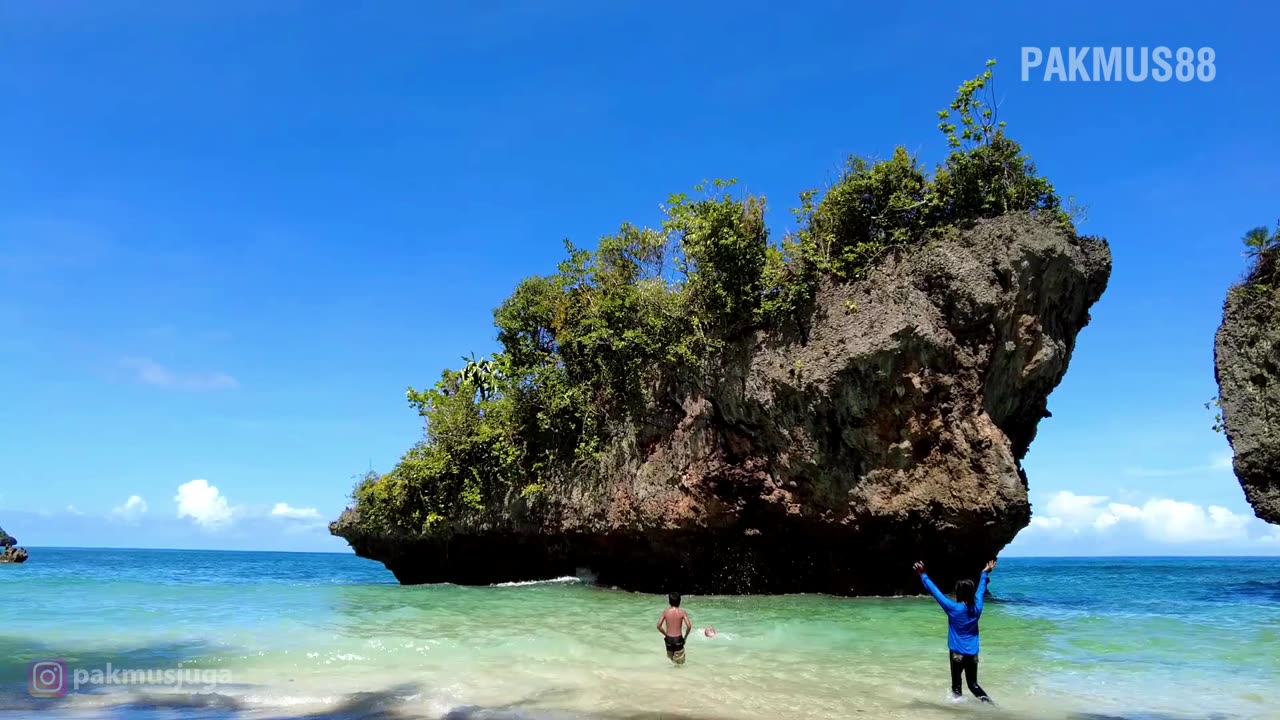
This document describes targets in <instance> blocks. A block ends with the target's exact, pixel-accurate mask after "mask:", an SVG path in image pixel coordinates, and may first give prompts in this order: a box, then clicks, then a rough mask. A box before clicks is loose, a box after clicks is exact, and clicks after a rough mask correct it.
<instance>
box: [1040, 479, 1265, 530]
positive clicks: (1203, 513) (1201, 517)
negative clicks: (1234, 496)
mask: <svg viewBox="0 0 1280 720" xmlns="http://www.w3.org/2000/svg"><path fill="white" fill-rule="evenodd" d="M1045 510H1046V512H1045V513H1044V514H1041V515H1037V516H1035V517H1033V518H1032V520H1031V526H1032V527H1034V528H1037V529H1040V530H1043V531H1047V532H1056V533H1071V534H1080V533H1082V532H1097V533H1106V532H1111V531H1112V530H1114V529H1120V528H1132V529H1136V530H1138V531H1139V532H1140V533H1141V534H1142V535H1143V536H1144V537H1145V538H1147V539H1148V540H1154V541H1157V542H1164V543H1188V542H1210V541H1243V540H1248V538H1249V526H1250V525H1251V524H1252V523H1253V518H1252V517H1251V516H1249V515H1242V514H1238V513H1234V512H1231V511H1230V510H1228V509H1227V508H1224V507H1220V506H1218V505H1210V506H1208V507H1207V508H1206V507H1202V506H1200V505H1196V504H1195V503H1189V502H1183V501H1179V500H1170V499H1168V498H1152V499H1150V500H1147V501H1146V502H1145V503H1143V504H1142V505H1140V506H1139V505H1130V504H1128V503H1116V502H1108V498H1107V497H1105V496H1102V495H1076V494H1075V493H1073V492H1070V491H1068V490H1063V491H1061V492H1058V493H1056V494H1054V495H1053V496H1052V497H1050V498H1049V501H1048V502H1047V503H1046V507H1045Z"/></svg>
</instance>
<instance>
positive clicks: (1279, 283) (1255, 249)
mask: <svg viewBox="0 0 1280 720" xmlns="http://www.w3.org/2000/svg"><path fill="white" fill-rule="evenodd" d="M1242 240H1243V241H1244V247H1245V256H1246V257H1248V258H1249V260H1250V262H1251V264H1250V266H1249V271H1248V274H1247V275H1246V276H1245V281H1244V282H1243V283H1242V284H1241V287H1242V288H1244V289H1245V290H1246V291H1248V292H1250V293H1252V294H1254V295H1267V294H1269V293H1270V292H1271V291H1272V290H1275V289H1277V288H1280V220H1278V221H1276V229H1275V230H1268V229H1267V228H1266V227H1265V226H1261V225H1260V226H1258V227H1256V228H1253V229H1252V230H1250V231H1249V232H1247V233H1245V234H1244V238H1242Z"/></svg>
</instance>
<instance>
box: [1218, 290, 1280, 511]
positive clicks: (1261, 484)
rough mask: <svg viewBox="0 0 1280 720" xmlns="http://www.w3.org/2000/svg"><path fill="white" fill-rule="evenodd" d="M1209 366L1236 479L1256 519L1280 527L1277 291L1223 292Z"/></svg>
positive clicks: (1279, 312) (1279, 324) (1279, 309)
mask: <svg viewBox="0 0 1280 720" xmlns="http://www.w3.org/2000/svg"><path fill="white" fill-rule="evenodd" d="M1214 366H1215V369H1216V374H1217V378H1218V394H1219V400H1220V402H1221V404H1222V424H1223V427H1224V429H1225V431H1226V434H1227V440H1229V441H1230V442H1231V448H1232V450H1233V451H1234V452H1235V471H1236V477H1237V478H1238V479H1239V480H1240V485H1241V487H1243V488H1244V494H1245V497H1246V498H1248V500H1249V504H1250V505H1252V506H1253V510H1254V512H1255V513H1257V515H1258V517H1260V518H1262V519H1263V520H1266V521H1267V522H1272V523H1280V288H1269V287H1266V286H1263V285H1260V284H1257V283H1245V284H1244V285H1242V286H1240V287H1237V288H1233V289H1232V290H1231V292H1230V293H1228V295H1227V301H1226V304H1225V305H1224V307H1223V313H1222V326H1221V327H1220V328H1219V329H1218V336H1217V342H1216V343H1215V345H1214Z"/></svg>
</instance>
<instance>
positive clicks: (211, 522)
mask: <svg viewBox="0 0 1280 720" xmlns="http://www.w3.org/2000/svg"><path fill="white" fill-rule="evenodd" d="M173 500H174V502H176V503H177V504H178V517H179V518H184V517H189V518H191V519H192V520H193V521H195V523H196V524H197V525H200V526H202V527H205V528H217V527H221V526H223V525H227V524H229V523H230V522H231V518H232V515H233V514H234V512H233V511H232V509H231V506H230V505H228V504H227V499H226V498H225V497H223V496H222V493H221V492H219V491H218V488H217V487H216V486H214V485H210V484H209V481H208V480H205V479H203V478H199V479H196V480H191V481H189V482H185V483H183V484H181V485H179V486H178V494H177V495H175V496H174V498H173Z"/></svg>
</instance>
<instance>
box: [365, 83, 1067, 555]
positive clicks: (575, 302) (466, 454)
mask: <svg viewBox="0 0 1280 720" xmlns="http://www.w3.org/2000/svg"><path fill="white" fill-rule="evenodd" d="M991 64H994V63H988V68H987V69H986V71H985V72H984V73H983V74H982V75H980V76H978V77H977V78H974V79H973V80H970V81H967V82H965V83H964V84H963V85H961V86H960V89H959V92H958V93H957V96H956V99H955V101H954V102H952V104H951V105H950V108H949V109H948V110H944V111H942V112H941V113H939V117H940V120H941V122H940V124H939V128H940V129H941V130H942V132H943V134H944V135H945V136H946V138H947V142H948V146H949V148H950V152H949V155H948V156H947V158H946V159H945V161H944V162H943V163H942V164H940V165H939V166H937V167H936V168H935V169H934V171H933V173H932V176H930V174H929V173H927V172H926V171H925V169H924V167H923V166H922V165H921V164H920V162H919V161H918V160H917V159H916V158H915V157H914V156H912V155H911V154H910V153H908V152H907V151H906V150H905V149H904V148H901V147H900V148H898V149H897V150H895V152H894V154H893V156H892V157H890V158H889V159H887V160H881V161H876V162H873V161H869V160H866V159H862V158H853V159H851V160H850V161H849V163H848V165H847V167H846V170H845V172H844V174H843V175H842V176H841V177H840V179H839V180H838V181H837V182H836V183H835V184H834V185H832V187H830V188H829V189H828V190H827V191H826V193H825V194H822V195H821V196H819V193H818V192H817V191H806V192H804V193H802V194H801V196H800V207H799V208H797V209H796V210H795V213H796V219H797V224H798V225H799V228H798V229H797V230H796V231H795V232H793V233H791V234H789V235H787V236H785V237H783V238H782V239H781V241H780V242H777V243H773V242H771V241H770V237H769V231H768V228H767V226H766V224H765V212H766V204H765V200H764V198H757V197H751V196H740V195H737V194H735V193H734V192H733V188H734V182H733V181H731V180H730V181H720V180H717V181H713V182H711V183H710V184H708V185H705V186H699V187H697V188H695V197H692V198H691V197H690V196H688V195H685V194H677V195H673V196H671V197H670V198H669V200H668V202H667V204H666V205H665V206H664V212H665V216H666V217H665V220H664V222H663V223H662V225H661V227H660V228H657V229H654V228H638V227H636V226H634V225H630V224H623V225H622V226H621V228H620V229H619V230H618V232H617V233H615V234H613V235H609V236H606V237H604V238H602V239H601V240H600V243H599V246H598V247H597V249H596V250H595V251H594V252H591V251H588V250H585V249H582V248H577V247H575V246H573V245H572V244H567V257H566V258H565V260H564V261H563V262H561V263H560V265H559V267H558V269H557V272H555V273H554V274H551V275H544V276H534V277H530V278H527V279H525V280H524V281H522V282H521V283H520V284H519V285H517V286H516V288H515V291H514V292H513V293H512V295H511V296H510V297H509V298H507V299H506V300H505V301H504V302H503V303H502V305H500V306H499V307H498V308H497V309H496V310H495V311H494V324H495V326H496V328H497V331H498V332H497V339H498V343H499V345H500V346H501V350H500V351H499V352H497V353H495V354H494V357H493V358H492V360H482V361H476V360H475V359H474V358H472V359H471V360H469V361H468V362H467V365H466V367H465V368H464V370H463V371H460V372H459V371H452V370H446V371H444V372H443V373H442V375H441V379H440V381H439V382H438V383H436V385H435V386H434V387H433V388H432V389H430V390H426V391H418V390H414V389H413V388H410V389H409V392H408V399H409V401H410V403H411V404H412V405H413V406H414V407H415V408H417V410H418V411H419V413H420V414H421V415H422V417H423V419H424V421H425V424H426V432H425V437H424V439H423V440H422V442H420V443H419V444H418V445H416V446H414V448H413V449H411V450H410V451H409V452H408V453H406V454H405V456H404V457H403V458H402V459H401V461H400V462H399V464H397V465H396V467H395V468H394V469H393V470H391V471H390V472H388V473H387V474H385V475H382V476H377V475H370V476H367V477H365V478H364V479H363V480H362V481H361V482H360V483H359V484H358V485H357V486H356V489H355V491H354V492H353V497H354V500H355V502H356V507H357V509H358V511H359V512H358V517H359V519H360V522H361V523H362V524H366V525H367V526H369V527H370V528H371V529H400V530H405V531H420V530H423V529H427V528H431V527H433V526H435V525H436V524H437V523H439V522H440V521H442V520H447V519H455V518H457V517H459V516H460V515H461V514H464V513H466V514H471V515H475V514H476V513H478V512H482V511H483V510H485V509H488V508H497V507H500V506H501V505H502V504H503V502H504V501H505V500H507V499H510V498H512V497H514V496H520V497H525V498H528V497H531V496H536V495H537V493H538V492H539V489H540V488H541V487H542V486H543V482H542V481H543V480H544V479H548V478H551V477H557V476H559V477H565V476H570V475H572V474H573V473H574V469H575V468H577V469H578V470H580V471H582V472H583V473H584V474H589V473H590V470H589V468H587V467H586V466H584V465H582V463H589V462H591V461H592V460H593V459H594V458H595V457H596V455H597V454H598V453H599V452H600V450H601V449H602V448H603V447H604V444H605V443H606V442H607V441H608V439H609V438H610V437H611V435H612V434H613V433H614V432H615V431H616V430H617V429H618V428H620V427H623V426H627V425H628V424H635V423H644V422H645V420H646V418H648V417H651V416H652V415H653V414H654V411H655V410H656V409H660V406H661V405H663V404H664V403H671V402H675V401H676V400H678V398H679V397H680V395H681V394H684V393H690V392H698V391H699V389H706V388H709V387H711V386H712V385H714V384H715V383H716V382H717V381H718V378H719V376H720V374H719V369H720V367H721V362H722V359H723V353H724V351H726V350H727V349H729V348H730V347H731V344H732V343H733V342H734V341H737V340H740V339H742V338H745V337H749V336H750V335H751V334H753V333H755V332H757V331H759V330H766V331H767V330H771V329H779V328H783V327H799V326H803V325H804V323H805V321H806V319H807V316H808V314H809V313H810V311H811V308H812V303H813V298H814V293H815V291H816V288H817V286H818V283H819V282H820V280H821V279H822V278H823V277H828V278H831V279H832V280H835V281H840V280H849V279H856V278H860V277H863V276H865V275H866V273H867V272H868V271H869V270H870V269H871V268H873V267H874V266H875V265H876V263H877V262H879V261H880V260H881V259H882V258H884V257H885V256H887V255H889V254H891V253H894V252H898V251H901V250H903V249H905V248H909V247H911V246H915V245H919V244H921V243H923V242H925V241H927V240H928V239H929V238H930V237H931V236H932V235H933V234H935V233H939V232H943V231H946V230H947V229H949V228H954V227H956V226H959V225H963V224H966V223H971V222H973V221H975V220H978V219H981V218H989V217H995V216H998V215H1002V214H1005V213H1009V212H1029V213H1032V214H1038V215H1042V216H1045V217H1047V218H1048V219H1050V220H1051V221H1056V222H1063V223H1067V224H1070V218H1069V217H1068V216H1067V214H1066V213H1065V212H1064V211H1063V210H1062V209H1061V207H1060V202H1059V198H1058V196H1057V194H1056V193H1055V191H1054V189H1053V186H1052V185H1050V184H1049V182H1048V181H1047V180H1045V179H1044V178H1043V177H1040V176H1039V175H1037V174H1036V170H1035V166H1034V165H1033V164H1032V163H1031V161H1030V160H1029V159H1028V158H1027V156H1026V155H1025V154H1024V153H1023V152H1022V149H1021V147H1020V146H1019V145H1018V143H1016V142H1015V141H1013V140H1012V139H1010V138H1009V137H1007V136H1006V135H1005V131H1004V124H1003V123H1001V122H999V121H998V120H997V118H996V112H995V106H994V104H993V102H992V101H991V85H990V83H991V79H992V74H991V69H990V65H991ZM953 113H954V117H955V119H958V121H959V124H958V125H957V124H955V123H952V122H950V121H951V120H952V118H953Z"/></svg>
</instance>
